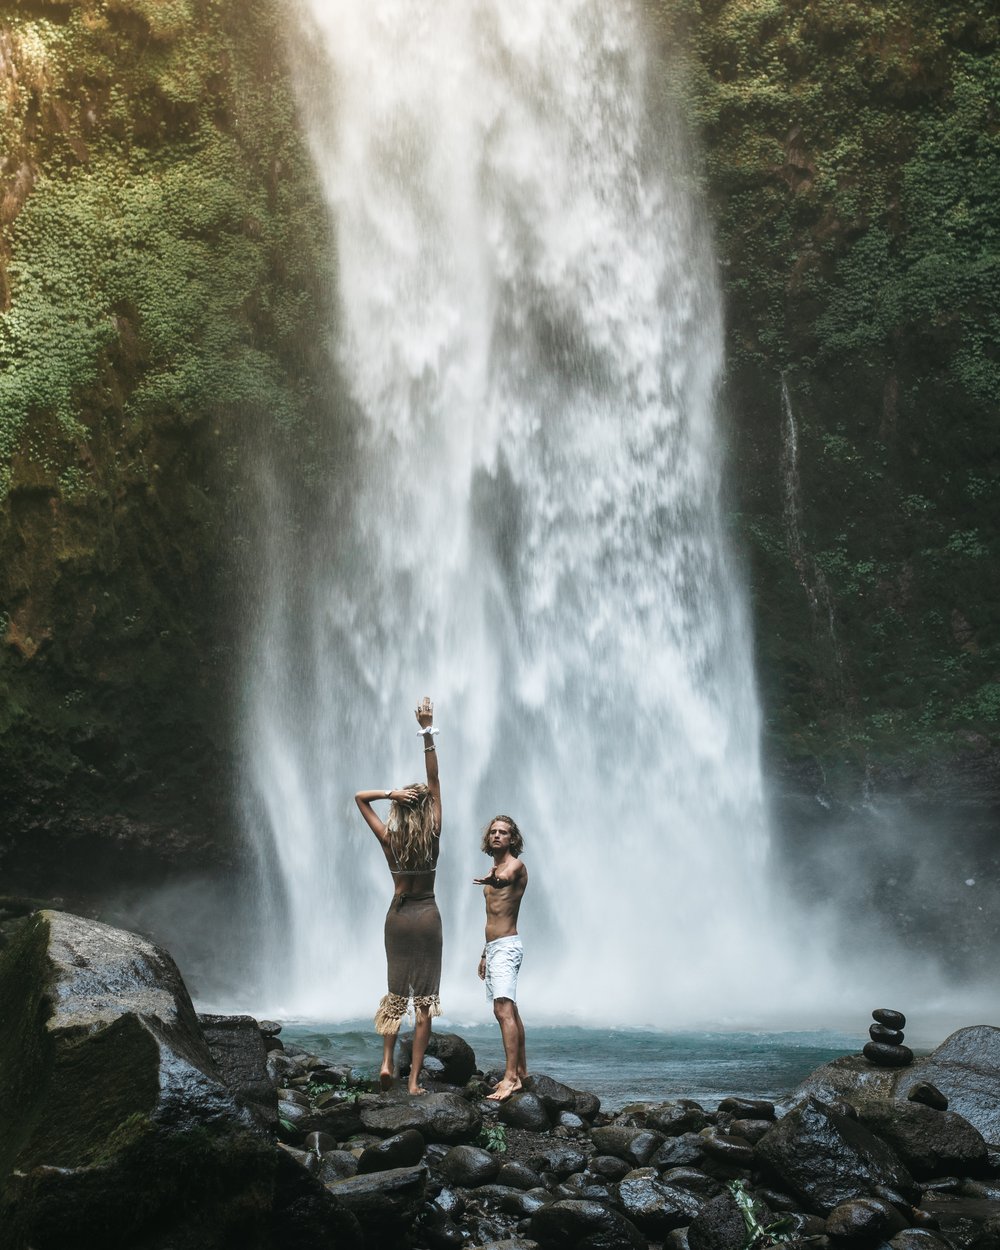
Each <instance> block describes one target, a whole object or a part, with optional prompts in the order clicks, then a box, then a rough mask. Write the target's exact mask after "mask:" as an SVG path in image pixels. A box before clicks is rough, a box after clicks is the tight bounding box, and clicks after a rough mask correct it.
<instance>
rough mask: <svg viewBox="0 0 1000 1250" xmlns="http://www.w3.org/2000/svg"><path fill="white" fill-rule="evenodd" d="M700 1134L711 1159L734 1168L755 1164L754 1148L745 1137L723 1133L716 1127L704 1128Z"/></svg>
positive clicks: (703, 1145)
mask: <svg viewBox="0 0 1000 1250" xmlns="http://www.w3.org/2000/svg"><path fill="white" fill-rule="evenodd" d="M700 1136H701V1140H702V1147H703V1149H704V1151H705V1154H706V1155H707V1156H708V1157H709V1158H710V1159H713V1160H715V1161H716V1162H718V1163H726V1164H729V1165H730V1166H731V1167H734V1168H750V1167H752V1166H753V1162H754V1148H753V1146H751V1145H750V1143H749V1142H748V1141H747V1140H746V1139H745V1138H743V1137H734V1136H731V1135H728V1134H725V1133H721V1132H719V1130H718V1129H716V1128H706V1129H702V1131H701V1134H700Z"/></svg>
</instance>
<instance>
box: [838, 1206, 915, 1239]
mask: <svg viewBox="0 0 1000 1250" xmlns="http://www.w3.org/2000/svg"><path fill="white" fill-rule="evenodd" d="M906 1226H907V1221H906V1220H905V1219H904V1218H903V1216H902V1215H901V1213H900V1212H899V1211H898V1210H897V1208H896V1207H894V1206H893V1205H892V1204H891V1203H888V1202H886V1201H885V1200H884V1199H882V1198H851V1199H849V1200H848V1201H847V1202H842V1203H841V1204H840V1205H839V1206H836V1207H834V1208H833V1210H832V1211H831V1212H830V1214H829V1215H828V1216H827V1217H826V1232H827V1235H828V1236H830V1237H833V1238H836V1239H838V1240H842V1241H861V1242H868V1243H875V1242H878V1241H882V1240H885V1239H886V1238H887V1237H891V1236H892V1235H893V1234H894V1233H898V1232H900V1231H901V1230H902V1229H904V1228H906Z"/></svg>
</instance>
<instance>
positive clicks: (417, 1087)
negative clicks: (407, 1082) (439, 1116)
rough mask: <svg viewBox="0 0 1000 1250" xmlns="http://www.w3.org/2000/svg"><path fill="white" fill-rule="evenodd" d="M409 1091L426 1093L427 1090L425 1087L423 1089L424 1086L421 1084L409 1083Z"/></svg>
mask: <svg viewBox="0 0 1000 1250" xmlns="http://www.w3.org/2000/svg"><path fill="white" fill-rule="evenodd" d="M409 1093H411V1094H426V1093H427V1090H425V1089H424V1087H423V1086H422V1085H411V1086H410V1087H409Z"/></svg>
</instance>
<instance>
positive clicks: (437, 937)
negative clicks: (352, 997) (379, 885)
mask: <svg viewBox="0 0 1000 1250" xmlns="http://www.w3.org/2000/svg"><path fill="white" fill-rule="evenodd" d="M385 958H386V963H387V965H388V970H389V993H388V994H386V996H385V997H384V998H383V999H382V1001H381V1002H380V1003H379V1005H378V1011H377V1012H376V1013H375V1031H376V1033H382V1034H383V1035H384V1034H387V1033H398V1032H399V1026H400V1024H401V1023H402V1019H403V1016H404V1015H406V1009H407V1007H408V1006H409V1003H410V999H411V998H412V999H413V1005H414V1007H423V1008H424V1009H425V1010H426V1011H427V1013H428V1014H429V1015H432V1016H439V1015H440V1014H441V1002H440V999H439V998H438V994H439V992H440V989H441V913H440V912H439V911H438V907H437V903H436V902H435V901H434V895H433V894H398V895H396V897H395V898H394V899H393V900H392V903H391V904H390V906H389V910H388V912H387V913H386V917H385Z"/></svg>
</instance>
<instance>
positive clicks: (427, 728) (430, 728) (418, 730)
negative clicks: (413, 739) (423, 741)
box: [417, 725, 441, 734]
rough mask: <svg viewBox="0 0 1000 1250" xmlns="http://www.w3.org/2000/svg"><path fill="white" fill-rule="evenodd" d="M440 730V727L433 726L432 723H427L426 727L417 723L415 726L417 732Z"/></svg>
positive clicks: (435, 732) (436, 731) (437, 731)
mask: <svg viewBox="0 0 1000 1250" xmlns="http://www.w3.org/2000/svg"><path fill="white" fill-rule="evenodd" d="M440 732H441V730H440V729H437V728H435V726H434V725H427V726H426V727H425V726H423V725H418V726H417V733H418V734H439V733H440Z"/></svg>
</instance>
